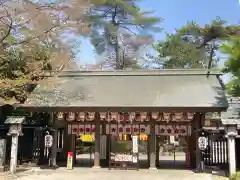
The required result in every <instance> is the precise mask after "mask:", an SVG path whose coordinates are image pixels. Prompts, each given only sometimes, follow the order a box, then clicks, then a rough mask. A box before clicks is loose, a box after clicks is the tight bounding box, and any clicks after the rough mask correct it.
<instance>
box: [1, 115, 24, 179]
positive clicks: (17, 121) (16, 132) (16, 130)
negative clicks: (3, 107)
mask: <svg viewBox="0 0 240 180" xmlns="http://www.w3.org/2000/svg"><path fill="white" fill-rule="evenodd" d="M24 120H25V116H8V117H7V119H6V121H5V124H8V125H9V131H8V135H9V136H12V145H11V161H10V172H11V173H12V174H13V173H15V172H16V168H17V153H18V136H22V135H23V133H22V123H23V122H24Z"/></svg>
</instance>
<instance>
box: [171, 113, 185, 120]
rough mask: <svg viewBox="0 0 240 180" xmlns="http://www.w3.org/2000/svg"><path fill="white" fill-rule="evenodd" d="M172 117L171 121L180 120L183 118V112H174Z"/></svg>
mask: <svg viewBox="0 0 240 180" xmlns="http://www.w3.org/2000/svg"><path fill="white" fill-rule="evenodd" d="M172 117H173V121H181V120H182V119H183V113H174V114H173V116H172Z"/></svg>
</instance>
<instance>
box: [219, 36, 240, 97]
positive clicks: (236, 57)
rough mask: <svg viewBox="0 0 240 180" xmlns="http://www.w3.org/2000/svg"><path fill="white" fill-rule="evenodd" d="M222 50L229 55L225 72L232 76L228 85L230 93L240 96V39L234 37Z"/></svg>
mask: <svg viewBox="0 0 240 180" xmlns="http://www.w3.org/2000/svg"><path fill="white" fill-rule="evenodd" d="M220 50H221V51H222V52H223V53H226V54H227V55H228V60H227V61H226V62H225V67H224V68H223V72H224V73H230V74H231V75H232V79H231V81H230V82H229V83H228V84H227V90H228V93H229V94H230V95H233V96H240V38H239V37H232V38H231V40H230V41H228V42H227V43H225V44H223V45H222V46H221V47H220Z"/></svg>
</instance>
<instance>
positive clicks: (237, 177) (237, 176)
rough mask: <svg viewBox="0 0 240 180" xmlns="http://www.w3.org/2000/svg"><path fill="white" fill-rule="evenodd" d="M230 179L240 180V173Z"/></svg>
mask: <svg viewBox="0 0 240 180" xmlns="http://www.w3.org/2000/svg"><path fill="white" fill-rule="evenodd" d="M229 179H230V180H240V172H236V173H235V174H233V175H232V176H231V177H230V178H229Z"/></svg>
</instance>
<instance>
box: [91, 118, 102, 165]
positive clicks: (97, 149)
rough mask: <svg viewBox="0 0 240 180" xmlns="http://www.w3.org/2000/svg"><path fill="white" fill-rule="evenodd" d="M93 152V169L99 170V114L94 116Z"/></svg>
mask: <svg viewBox="0 0 240 180" xmlns="http://www.w3.org/2000/svg"><path fill="white" fill-rule="evenodd" d="M95 121H96V123H95V147H94V149H95V152H94V166H93V167H94V168H100V136H101V130H100V118H99V114H96V118H95Z"/></svg>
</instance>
